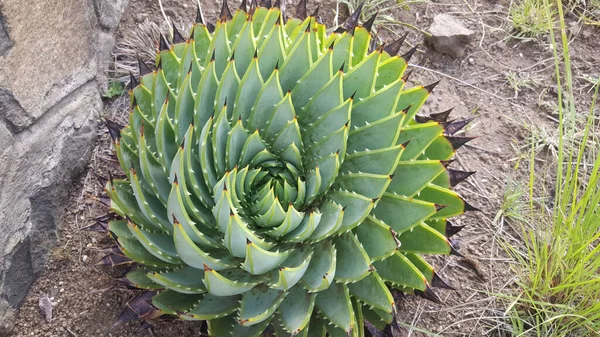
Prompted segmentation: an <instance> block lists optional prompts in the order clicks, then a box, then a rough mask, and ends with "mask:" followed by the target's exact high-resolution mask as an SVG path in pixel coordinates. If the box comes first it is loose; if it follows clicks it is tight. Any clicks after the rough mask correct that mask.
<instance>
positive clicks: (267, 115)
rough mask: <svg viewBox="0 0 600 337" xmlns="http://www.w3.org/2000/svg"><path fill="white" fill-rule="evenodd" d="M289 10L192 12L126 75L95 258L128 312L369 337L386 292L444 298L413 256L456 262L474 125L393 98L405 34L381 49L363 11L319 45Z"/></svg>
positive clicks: (404, 97) (318, 31) (390, 315)
mask: <svg viewBox="0 0 600 337" xmlns="http://www.w3.org/2000/svg"><path fill="white" fill-rule="evenodd" d="M359 11H360V9H359ZM296 12H297V13H296V14H297V16H298V17H299V18H297V19H287V18H286V16H285V15H284V13H283V12H282V9H281V6H278V5H275V6H270V4H269V3H266V4H265V3H261V5H256V4H254V5H251V6H250V9H249V10H246V3H245V1H244V3H243V4H242V6H241V8H240V9H239V10H237V11H235V13H234V14H233V15H232V14H231V12H230V10H229V8H228V6H227V3H224V4H223V8H222V11H221V14H220V17H219V19H218V21H217V23H216V26H212V25H209V24H206V23H205V22H204V20H203V17H202V13H201V12H199V14H198V18H197V20H196V21H197V22H196V23H195V24H194V25H193V27H192V30H191V35H190V37H189V38H188V39H185V38H183V37H182V36H181V34H180V33H179V32H178V31H177V30H176V29H174V34H173V35H174V37H173V40H172V43H171V44H169V43H168V42H167V41H166V39H164V38H163V39H161V41H160V48H159V51H158V53H157V58H156V70H151V68H150V67H148V66H147V65H146V64H144V63H143V62H140V75H141V76H140V79H139V80H136V79H135V78H134V77H133V76H132V80H131V81H132V85H131V87H132V89H131V91H130V94H131V114H130V117H129V124H128V125H127V126H125V127H124V128H122V129H121V128H119V127H117V126H115V125H113V124H112V123H108V124H109V131H110V132H111V135H112V136H113V140H114V147H115V151H116V154H117V157H118V160H119V163H120V165H121V167H122V169H123V171H124V173H125V176H124V177H123V179H116V178H115V179H111V180H110V181H109V182H108V184H107V187H106V192H107V194H108V196H109V197H110V200H111V207H112V210H113V211H114V212H115V213H116V214H118V215H119V216H120V217H121V219H122V220H111V221H109V222H108V229H109V230H110V232H111V234H112V235H113V236H114V237H115V238H116V240H117V243H118V244H117V246H115V247H114V248H112V249H111V253H110V254H109V255H107V256H106V257H105V258H104V259H103V260H102V262H103V263H105V264H111V265H117V264H124V263H133V264H132V268H130V269H129V272H128V273H127V275H126V276H125V278H124V279H123V280H122V281H123V282H124V283H126V284H127V285H129V286H132V287H136V288H142V289H146V290H148V291H147V292H145V293H143V294H142V295H140V297H138V298H137V299H136V301H134V302H132V303H130V305H129V306H128V308H127V309H126V311H125V312H124V315H125V316H128V317H129V316H134V314H135V315H137V316H145V317H146V318H153V317H157V316H160V315H172V316H178V317H179V318H181V319H184V320H206V321H207V322H208V329H209V331H210V334H211V336H215V337H221V336H256V335H258V334H260V333H262V332H263V331H264V330H265V329H266V328H267V327H268V326H272V329H274V332H275V333H276V335H277V336H288V335H301V336H324V335H325V334H329V335H330V336H338V335H339V336H348V335H352V336H363V335H364V334H365V331H372V329H374V328H379V329H384V328H385V327H386V325H388V324H390V323H392V322H393V321H394V308H395V304H394V301H395V295H396V293H400V292H402V293H414V294H417V295H421V296H423V297H425V298H429V299H432V300H437V297H436V295H435V293H434V292H433V290H432V286H434V287H435V286H441V287H449V286H448V285H447V284H446V283H444V282H443V281H442V280H441V278H440V277H439V276H438V275H437V274H436V273H435V272H434V270H433V268H432V267H431V266H430V265H429V264H428V263H427V262H426V261H425V260H424V259H423V257H422V254H451V253H456V251H455V250H454V248H453V245H452V243H451V242H450V241H449V237H450V236H452V235H453V234H455V233H456V232H457V231H458V230H459V229H460V227H456V226H453V225H452V224H451V223H450V222H449V221H448V220H447V218H449V217H452V216H456V215H459V214H462V213H463V212H464V211H466V210H470V209H472V207H471V206H469V204H467V203H466V202H465V201H464V200H463V199H462V198H461V197H460V196H459V195H457V194H456V193H455V192H453V191H452V189H451V188H452V187H453V186H454V185H455V184H457V183H458V182H460V180H462V179H464V178H466V177H467V176H468V175H470V174H471V172H463V171H456V170H452V169H449V168H448V165H449V163H450V159H451V157H452V156H453V155H454V153H455V150H456V149H457V148H458V147H460V146H461V145H462V144H464V143H465V142H466V141H468V140H470V139H471V138H468V137H457V136H453V134H454V133H456V132H457V131H458V130H460V129H461V128H462V127H464V126H465V125H466V123H468V121H448V114H449V111H446V112H442V113H438V114H433V115H430V116H422V115H418V114H417V111H418V110H419V108H420V107H421V106H422V105H423V103H424V101H425V100H426V98H427V97H428V96H429V94H430V93H431V91H432V89H433V87H434V85H435V84H434V85H430V86H418V87H414V88H410V89H405V88H404V85H405V82H406V78H405V77H404V76H406V75H405V69H406V68H407V62H408V59H409V58H410V56H411V55H412V54H413V53H414V51H415V49H412V50H411V51H409V52H408V53H407V54H405V55H403V56H397V54H398V52H399V49H400V46H401V45H402V42H403V41H402V40H403V39H400V40H399V41H395V42H393V43H391V44H389V45H387V46H381V47H379V48H377V49H374V47H373V46H372V45H371V42H372V36H371V34H370V28H371V27H370V25H371V24H372V22H373V21H372V20H369V22H366V23H365V24H363V25H358V22H357V21H358V19H357V18H358V14H359V13H354V14H353V15H352V16H351V17H350V18H349V19H348V20H347V21H346V22H345V23H344V24H343V25H342V26H340V27H338V28H337V29H336V30H335V31H334V32H332V33H331V34H328V33H327V30H326V27H325V26H324V25H323V24H321V23H320V22H319V20H318V19H317V15H316V14H314V15H306V1H305V0H303V1H302V2H301V3H300V5H299V6H298V9H297V10H296ZM147 303H151V305H150V304H147Z"/></svg>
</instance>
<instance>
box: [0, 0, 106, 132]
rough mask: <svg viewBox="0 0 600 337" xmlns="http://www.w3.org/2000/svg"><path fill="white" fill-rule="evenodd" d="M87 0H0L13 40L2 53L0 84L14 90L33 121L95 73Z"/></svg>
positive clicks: (92, 21) (92, 26)
mask: <svg viewBox="0 0 600 337" xmlns="http://www.w3.org/2000/svg"><path fill="white" fill-rule="evenodd" d="M91 1H92V0H77V1H68V0H56V1H27V2H26V5H24V2H23V1H3V4H2V9H1V10H2V15H3V17H4V18H5V20H6V27H8V29H9V32H10V38H11V40H12V41H13V42H14V45H13V46H12V48H10V49H9V50H8V51H7V52H6V54H5V55H3V56H0V64H1V65H2V66H0V88H4V89H6V90H8V91H9V92H11V93H12V95H13V96H14V98H15V99H16V100H17V101H18V102H19V104H20V105H21V107H22V108H23V109H24V110H25V111H26V112H27V114H28V115H29V116H30V117H31V122H33V121H35V120H37V119H38V118H40V117H41V116H42V115H43V114H44V113H45V112H46V111H48V110H49V109H50V108H52V107H53V106H54V105H56V104H57V103H58V102H60V101H61V100H62V99H63V98H64V97H65V96H67V95H68V94H69V93H71V92H72V91H73V90H75V89H77V88H79V87H81V86H82V85H83V84H85V83H87V82H89V81H91V80H93V79H94V76H95V75H96V68H97V67H96V60H95V54H94V52H95V49H94V47H93V42H94V41H95V39H96V26H95V22H96V15H95V13H94V9H93V5H92V2H91ZM33 22H36V23H38V24H32V23H33Z"/></svg>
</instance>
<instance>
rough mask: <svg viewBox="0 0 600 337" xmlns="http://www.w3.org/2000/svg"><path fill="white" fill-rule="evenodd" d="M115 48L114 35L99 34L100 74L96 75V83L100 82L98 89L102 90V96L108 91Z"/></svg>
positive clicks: (97, 49) (97, 55)
mask: <svg viewBox="0 0 600 337" xmlns="http://www.w3.org/2000/svg"><path fill="white" fill-rule="evenodd" d="M114 46H115V38H114V36H113V35H112V34H109V33H105V32H98V40H97V42H96V57H97V59H96V60H97V63H98V74H97V75H96V82H98V88H100V92H101V93H102V94H105V93H106V92H107V90H108V70H109V66H110V61H111V56H112V50H113V48H114Z"/></svg>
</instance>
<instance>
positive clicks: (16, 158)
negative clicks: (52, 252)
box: [0, 83, 102, 335]
mask: <svg viewBox="0 0 600 337" xmlns="http://www.w3.org/2000/svg"><path fill="white" fill-rule="evenodd" d="M101 109H102V101H101V99H100V94H99V92H98V89H97V87H96V84H95V83H89V84H86V85H85V86H83V87H82V88H80V89H78V90H76V91H74V92H73V93H71V94H70V95H69V96H67V97H66V98H65V99H64V100H63V101H62V102H61V103H60V104H58V105H57V106H55V107H54V108H52V109H51V110H50V111H48V112H47V113H46V114H45V115H44V116H43V117H42V119H41V120H40V121H38V122H37V123H35V124H33V125H32V126H31V127H30V128H28V129H27V130H25V131H23V132H21V133H20V134H18V135H17V136H15V137H14V138H15V139H14V142H13V144H12V146H11V147H10V148H9V149H8V150H7V151H4V152H3V153H2V155H1V156H0V247H3V248H2V249H3V251H2V252H0V254H2V256H3V257H2V259H0V276H1V277H0V332H1V331H2V323H4V322H6V324H8V323H9V321H8V320H6V316H7V315H12V311H13V310H14V308H17V307H19V306H20V305H21V304H22V302H23V301H24V299H25V297H26V296H27V291H28V289H29V287H30V286H31V284H32V283H33V281H34V280H35V278H36V277H37V276H38V275H39V273H40V272H41V271H42V270H43V268H44V264H45V255H46V253H47V251H48V248H49V247H52V246H53V245H54V243H55V241H56V239H57V232H56V228H57V223H58V221H60V219H61V216H62V211H63V207H64V206H65V201H66V200H68V194H69V192H70V190H71V189H72V188H73V187H74V186H75V185H74V182H75V181H76V180H77V179H78V178H79V177H80V175H81V174H82V173H83V172H84V170H85V168H86V167H87V164H88V160H89V157H90V155H91V152H92V144H93V143H94V140H95V137H96V133H97V131H96V130H97V125H96V120H97V114H98V111H100V110H101ZM5 328H7V327H5ZM0 335H1V333H0Z"/></svg>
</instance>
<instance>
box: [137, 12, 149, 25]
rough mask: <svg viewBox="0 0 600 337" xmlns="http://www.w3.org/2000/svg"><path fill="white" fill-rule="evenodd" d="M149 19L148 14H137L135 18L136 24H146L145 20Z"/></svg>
mask: <svg viewBox="0 0 600 337" xmlns="http://www.w3.org/2000/svg"><path fill="white" fill-rule="evenodd" d="M147 18H148V14H147V13H139V14H136V15H135V17H134V20H135V22H137V23H142V22H144V20H146V19H147Z"/></svg>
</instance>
